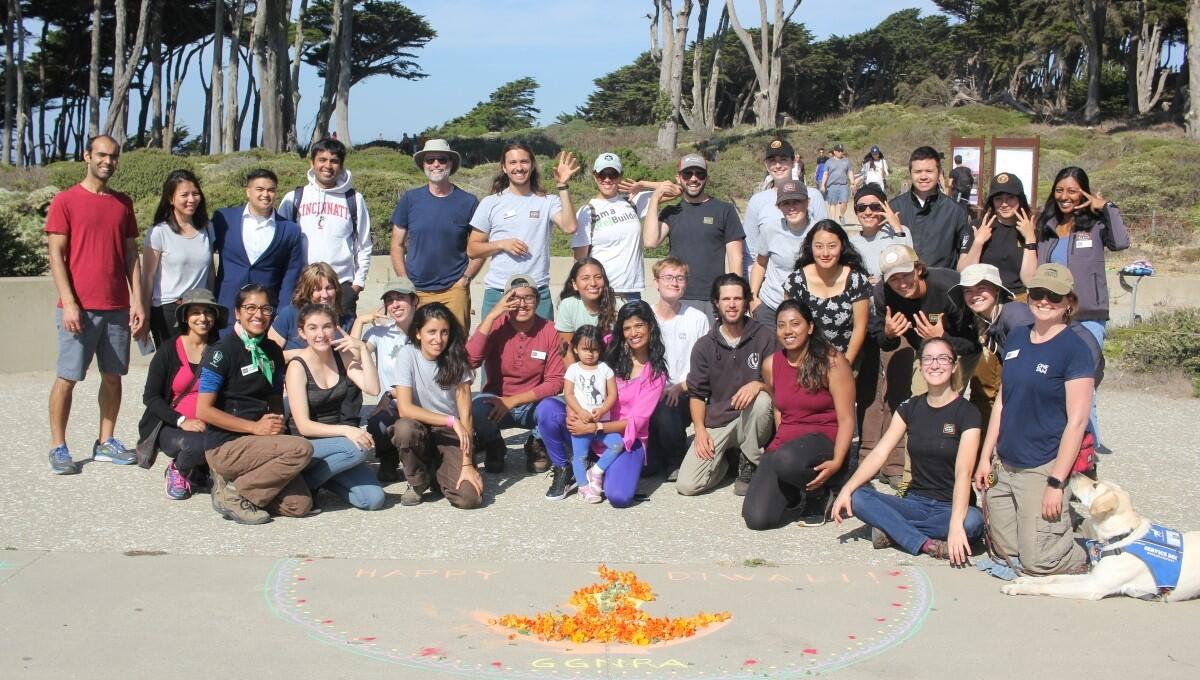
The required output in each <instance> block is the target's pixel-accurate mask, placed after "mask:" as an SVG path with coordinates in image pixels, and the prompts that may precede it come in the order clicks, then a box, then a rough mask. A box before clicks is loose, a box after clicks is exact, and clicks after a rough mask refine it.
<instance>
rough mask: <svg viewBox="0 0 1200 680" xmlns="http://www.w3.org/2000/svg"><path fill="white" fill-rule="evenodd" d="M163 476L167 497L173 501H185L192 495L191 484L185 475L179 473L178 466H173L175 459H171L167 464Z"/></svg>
mask: <svg viewBox="0 0 1200 680" xmlns="http://www.w3.org/2000/svg"><path fill="white" fill-rule="evenodd" d="M163 476H164V477H166V480H167V498H170V499H171V500H173V501H185V500H187V499H189V498H191V497H192V485H191V483H190V482H188V479H187V477H184V476H183V475H181V474H180V473H179V468H176V467H175V461H171V462H170V464H168V465H167V471H166V472H165V473H164V474H163Z"/></svg>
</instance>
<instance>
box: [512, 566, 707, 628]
mask: <svg viewBox="0 0 1200 680" xmlns="http://www.w3.org/2000/svg"><path fill="white" fill-rule="evenodd" d="M599 572H600V579H601V581H600V582H599V583H593V584H592V585H589V586H586V587H584V588H580V589H579V590H576V591H575V592H574V593H572V594H571V598H570V600H569V601H568V602H569V603H570V605H571V606H572V607H574V608H575V610H576V611H575V613H574V614H550V613H542V614H538V615H536V616H533V617H529V616H519V615H517V614H505V615H504V616H501V617H500V618H499V619H493V620H492V621H491V623H492V624H495V625H500V626H504V627H505V628H509V629H512V630H515V631H516V632H517V633H519V634H521V635H533V636H536V637H537V638H538V639H539V640H548V641H552V642H558V641H567V640H569V641H571V642H575V643H585V642H604V643H611V642H619V643H623V644H631V645H651V644H656V643H659V642H666V641H668V640H676V639H679V638H685V637H691V636H693V635H695V634H696V631H697V630H699V629H700V628H705V627H707V626H709V625H711V624H713V623H719V622H722V621H727V620H729V618H730V614H729V612H717V613H714V614H706V613H704V612H700V613H699V614H696V615H695V616H687V617H681V618H669V617H655V616H650V615H649V614H647V613H646V612H644V611H642V609H641V607H642V604H644V603H646V602H652V601H654V600H655V597H654V592H653V591H651V590H650V586H649V584H647V583H645V582H643V581H640V580H638V577H637V574H635V573H633V572H632V571H614V570H612V569H609V568H608V567H606V566H605V565H603V564H602V565H600V569H599ZM510 637H511V636H510Z"/></svg>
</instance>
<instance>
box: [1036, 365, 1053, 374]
mask: <svg viewBox="0 0 1200 680" xmlns="http://www.w3.org/2000/svg"><path fill="white" fill-rule="evenodd" d="M1033 370H1035V371H1037V372H1038V373H1041V374H1042V375H1046V372H1047V371H1049V370H1050V364H1038V365H1037V368H1035V369H1033Z"/></svg>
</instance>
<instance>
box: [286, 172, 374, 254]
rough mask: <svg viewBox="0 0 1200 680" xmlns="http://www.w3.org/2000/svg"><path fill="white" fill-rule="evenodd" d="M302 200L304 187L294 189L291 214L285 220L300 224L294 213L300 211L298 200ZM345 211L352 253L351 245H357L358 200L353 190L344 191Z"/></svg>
mask: <svg viewBox="0 0 1200 680" xmlns="http://www.w3.org/2000/svg"><path fill="white" fill-rule="evenodd" d="M302 198H304V187H303V186H298V187H296V191H295V192H294V193H293V194H292V214H291V215H288V216H287V218H288V219H289V220H291V221H293V222H295V223H296V224H300V220H298V219H297V218H296V213H297V212H299V211H300V200H301V199H302ZM346 210H349V211H350V243H351V248H350V250H351V251H352V252H353V250H354V248H353V244H355V243H358V200H357V199H356V198H355V196H354V189H347V190H346Z"/></svg>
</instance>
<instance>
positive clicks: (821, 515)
mask: <svg viewBox="0 0 1200 680" xmlns="http://www.w3.org/2000/svg"><path fill="white" fill-rule="evenodd" d="M832 506H833V494H831V493H829V491H827V490H825V489H820V490H818V491H814V492H812V493H810V494H808V500H807V502H805V504H804V510H802V511H801V513H802V514H801V517H800V526H805V527H820V526H825V523H826V522H828V521H829V508H830V507H832Z"/></svg>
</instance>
